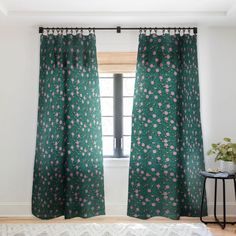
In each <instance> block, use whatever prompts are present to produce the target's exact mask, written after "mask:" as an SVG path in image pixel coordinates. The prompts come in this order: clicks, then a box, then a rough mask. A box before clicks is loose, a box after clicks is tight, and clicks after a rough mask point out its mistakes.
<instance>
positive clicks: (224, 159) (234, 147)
mask: <svg viewBox="0 0 236 236" xmlns="http://www.w3.org/2000/svg"><path fill="white" fill-rule="evenodd" d="M207 155H214V156H215V161H220V170H221V171H223V172H228V173H229V174H235V173H236V143H232V142H231V139H230V138H224V141H223V142H219V143H213V144H212V145H211V149H210V150H209V151H208V152H207Z"/></svg>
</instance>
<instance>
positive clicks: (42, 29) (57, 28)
mask: <svg viewBox="0 0 236 236" xmlns="http://www.w3.org/2000/svg"><path fill="white" fill-rule="evenodd" d="M44 30H89V31H95V30H116V32H117V33H121V30H193V33H194V34H197V27H139V28H132V27H121V26H117V27H113V28H105V27H102V28H99V27H98V28H97V27H69V28H67V27H66V28H64V27H46V28H44V27H39V33H40V34H41V33H43V31H44Z"/></svg>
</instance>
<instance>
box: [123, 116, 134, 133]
mask: <svg viewBox="0 0 236 236" xmlns="http://www.w3.org/2000/svg"><path fill="white" fill-rule="evenodd" d="M131 122H132V117H123V134H124V135H131Z"/></svg>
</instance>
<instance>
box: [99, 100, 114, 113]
mask: <svg viewBox="0 0 236 236" xmlns="http://www.w3.org/2000/svg"><path fill="white" fill-rule="evenodd" d="M101 111H102V116H113V98H101Z"/></svg>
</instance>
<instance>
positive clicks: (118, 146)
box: [99, 73, 135, 157]
mask: <svg viewBox="0 0 236 236" xmlns="http://www.w3.org/2000/svg"><path fill="white" fill-rule="evenodd" d="M99 83H100V97H101V113H102V131H103V132H102V135H103V155H104V157H128V156H129V155H130V145H131V123H132V107H133V93H134V83H135V75H134V73H123V74H122V73H120V74H112V73H102V74H100V75H99ZM114 109H115V110H114Z"/></svg>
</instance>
